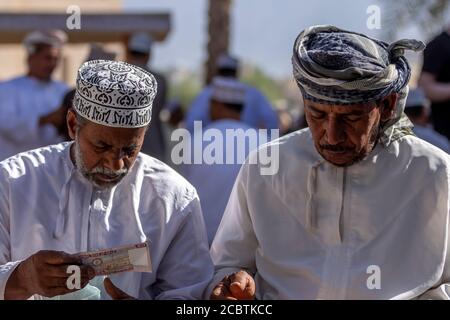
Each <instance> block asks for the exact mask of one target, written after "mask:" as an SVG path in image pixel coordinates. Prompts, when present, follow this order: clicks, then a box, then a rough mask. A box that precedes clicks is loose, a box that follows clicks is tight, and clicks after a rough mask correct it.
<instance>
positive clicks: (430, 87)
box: [419, 26, 450, 139]
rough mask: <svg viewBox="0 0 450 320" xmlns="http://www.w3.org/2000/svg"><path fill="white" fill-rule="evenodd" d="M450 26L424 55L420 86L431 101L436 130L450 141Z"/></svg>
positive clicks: (434, 40)
mask: <svg viewBox="0 0 450 320" xmlns="http://www.w3.org/2000/svg"><path fill="white" fill-rule="evenodd" d="M449 32H450V26H449V27H447V29H446V30H444V31H443V32H442V33H440V34H439V35H438V36H436V37H435V38H433V39H432V40H431V41H430V42H429V43H428V44H427V46H426V48H425V51H424V55H423V67H422V74H421V77H420V80H419V85H420V86H421V87H422V88H423V90H424V91H425V95H426V96H427V98H428V99H430V101H431V122H432V124H433V127H434V130H436V131H437V132H439V133H440V134H442V135H444V136H446V137H447V139H450V59H449V57H450V34H449Z"/></svg>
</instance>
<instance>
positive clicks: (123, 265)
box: [78, 242, 152, 300]
mask: <svg viewBox="0 0 450 320" xmlns="http://www.w3.org/2000/svg"><path fill="white" fill-rule="evenodd" d="M78 256H79V257H80V258H81V260H82V262H83V264H84V265H88V266H91V267H92V268H93V269H94V270H95V274H96V275H109V274H113V273H118V272H126V271H136V272H151V271H152V265H151V261H150V253H149V245H148V243H146V242H143V243H138V244H134V245H130V246H123V247H119V248H113V249H106V250H99V251H93V252H85V253H80V254H78ZM103 285H104V286H105V290H106V292H107V293H108V294H109V295H110V296H111V298H112V299H114V300H132V299H135V298H133V297H131V296H130V295H128V294H126V293H125V292H123V291H122V290H121V289H119V288H118V287H116V286H115V285H114V284H113V282H112V281H111V279H109V278H105V280H104V282H103Z"/></svg>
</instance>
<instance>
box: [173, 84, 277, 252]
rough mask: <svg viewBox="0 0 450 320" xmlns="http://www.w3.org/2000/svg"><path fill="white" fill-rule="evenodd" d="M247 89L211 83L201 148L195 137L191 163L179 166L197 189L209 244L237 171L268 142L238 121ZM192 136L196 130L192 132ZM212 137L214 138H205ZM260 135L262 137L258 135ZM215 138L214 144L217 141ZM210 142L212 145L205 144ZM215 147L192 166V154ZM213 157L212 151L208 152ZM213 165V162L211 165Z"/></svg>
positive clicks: (262, 133)
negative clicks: (251, 153) (252, 152)
mask: <svg viewBox="0 0 450 320" xmlns="http://www.w3.org/2000/svg"><path fill="white" fill-rule="evenodd" d="M245 94H246V87H245V86H244V85H243V84H242V83H241V82H239V81H237V80H235V79H231V78H222V77H215V78H214V80H213V83H212V95H211V106H210V109H209V110H210V113H211V116H210V117H211V122H210V123H209V124H208V125H206V126H205V127H204V128H203V131H202V132H201V133H200V134H202V135H203V136H202V141H205V142H204V143H202V144H201V145H197V144H195V137H194V138H193V139H191V141H190V142H189V143H190V145H191V146H193V148H192V149H193V152H192V154H191V164H188V165H184V166H182V168H183V170H182V173H183V176H184V177H185V178H186V179H187V180H188V181H189V182H190V183H192V185H193V186H194V187H195V188H196V190H197V192H198V195H199V197H200V203H201V205H202V212H203V217H204V219H205V224H206V231H207V234H208V241H209V244H211V243H212V241H213V239H214V236H215V234H216V231H217V227H218V226H219V223H220V220H221V219H222V214H223V212H224V210H225V207H226V205H227V202H228V198H229V197H230V193H231V189H232V188H233V184H234V181H235V180H236V176H237V174H238V172H239V169H240V167H241V165H242V163H243V161H244V160H245V158H247V156H248V153H249V152H250V151H251V149H252V148H256V147H258V145H259V144H260V143H265V142H267V141H268V134H266V133H265V132H264V131H261V132H260V134H259V133H258V130H257V129H255V128H252V127H250V126H249V125H247V124H246V123H244V122H243V121H242V120H240V117H241V112H242V110H243V107H244V102H245ZM194 134H195V131H194ZM213 134H214V137H215V138H214V139H211V138H208V137H210V135H213ZM260 135H261V136H260ZM216 139H217V141H216ZM209 140H212V141H213V142H212V143H208V142H206V141H209ZM211 146H214V147H216V148H214V158H213V159H212V160H213V162H212V161H211V160H209V161H208V162H206V161H205V159H203V161H202V163H199V164H195V163H194V161H193V159H195V156H194V153H195V152H197V153H200V154H201V155H202V156H203V155H204V154H205V151H206V153H208V151H207V149H209V150H211ZM211 154H213V152H211ZM211 162H212V163H211Z"/></svg>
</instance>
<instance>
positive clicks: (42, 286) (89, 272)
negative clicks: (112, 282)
mask: <svg viewBox="0 0 450 320" xmlns="http://www.w3.org/2000/svg"><path fill="white" fill-rule="evenodd" d="M71 265H78V266H79V267H80V276H81V279H80V280H81V281H80V284H81V287H80V289H82V288H84V287H85V286H86V285H87V284H88V282H89V280H91V279H92V278H94V276H95V271H94V269H93V268H91V267H90V266H88V265H83V264H82V261H81V259H80V258H79V257H77V256H75V255H71V254H68V253H65V252H62V251H50V250H42V251H39V252H37V253H35V254H33V255H31V256H30V257H28V259H25V260H24V261H22V262H21V263H20V264H19V265H18V266H17V267H16V269H15V270H14V271H13V272H12V274H11V276H10V277H9V279H8V282H7V283H6V288H5V299H28V298H29V297H31V296H32V295H34V294H39V295H41V296H44V297H54V296H57V295H63V294H66V293H71V292H74V291H77V290H79V289H69V288H68V287H67V278H68V277H69V274H68V273H67V268H68V267H69V266H71Z"/></svg>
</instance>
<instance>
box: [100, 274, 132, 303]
mask: <svg viewBox="0 0 450 320" xmlns="http://www.w3.org/2000/svg"><path fill="white" fill-rule="evenodd" d="M103 285H104V286H105V290H106V292H107V293H108V294H109V296H110V297H111V298H112V299H113V300H125V299H133V298H132V297H130V296H129V295H128V294H126V293H125V292H123V291H122V290H120V289H119V288H117V287H116V286H115V285H114V283H113V282H112V281H111V279H110V278H105V280H104V281H103Z"/></svg>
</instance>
